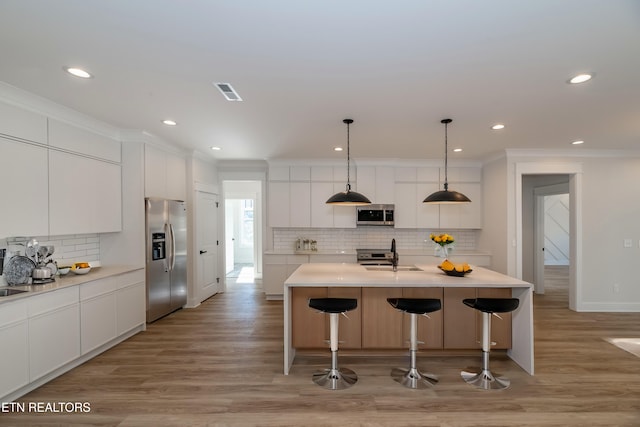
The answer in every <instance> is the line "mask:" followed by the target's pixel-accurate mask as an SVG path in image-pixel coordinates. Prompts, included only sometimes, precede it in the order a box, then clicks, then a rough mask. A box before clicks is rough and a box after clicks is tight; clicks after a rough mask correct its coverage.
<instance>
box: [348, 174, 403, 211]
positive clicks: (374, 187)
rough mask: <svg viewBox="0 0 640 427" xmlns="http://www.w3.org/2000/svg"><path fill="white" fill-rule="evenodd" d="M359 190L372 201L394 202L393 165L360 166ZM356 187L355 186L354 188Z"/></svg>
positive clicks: (381, 202) (380, 202)
mask: <svg viewBox="0 0 640 427" xmlns="http://www.w3.org/2000/svg"><path fill="white" fill-rule="evenodd" d="M356 176H357V183H358V185H357V190H356V191H358V193H361V194H363V195H364V196H366V197H367V198H368V199H369V200H371V203H375V204H394V203H395V199H394V184H395V170H394V168H393V167H391V166H358V169H357V172H356ZM354 189H355V188H354Z"/></svg>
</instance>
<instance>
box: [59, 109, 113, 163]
mask: <svg viewBox="0 0 640 427" xmlns="http://www.w3.org/2000/svg"><path fill="white" fill-rule="evenodd" d="M49 145H50V146H51V147H56V148H60V149H63V150H66V151H72V152H74V153H78V154H85V155H87V156H90V157H96V158H99V159H104V160H108V161H111V162H115V163H120V162H121V160H122V159H121V148H122V147H121V143H120V141H116V140H114V139H111V138H109V137H106V136H103V135H99V134H97V133H95V132H91V131H88V130H85V129H82V128H79V127H76V126H72V125H70V124H67V123H63V122H60V121H58V120H55V119H49Z"/></svg>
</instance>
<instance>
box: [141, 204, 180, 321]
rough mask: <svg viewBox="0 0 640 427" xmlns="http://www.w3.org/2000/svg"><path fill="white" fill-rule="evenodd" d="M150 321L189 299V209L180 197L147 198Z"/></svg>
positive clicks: (148, 312) (148, 307) (148, 306)
mask: <svg viewBox="0 0 640 427" xmlns="http://www.w3.org/2000/svg"><path fill="white" fill-rule="evenodd" d="M145 210H146V228H147V232H146V241H147V245H146V246H147V249H146V251H147V253H146V259H147V265H146V266H147V322H153V321H155V320H158V319H159V318H161V317H162V316H165V315H167V314H169V313H171V312H173V311H175V310H178V309H179V308H182V307H183V306H184V305H185V304H186V303H187V209H186V204H185V202H183V201H179V200H164V199H151V198H147V199H145Z"/></svg>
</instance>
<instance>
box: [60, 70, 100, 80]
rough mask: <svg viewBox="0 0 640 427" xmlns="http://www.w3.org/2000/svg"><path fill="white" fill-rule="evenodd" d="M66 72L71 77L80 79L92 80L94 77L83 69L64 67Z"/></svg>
mask: <svg viewBox="0 0 640 427" xmlns="http://www.w3.org/2000/svg"><path fill="white" fill-rule="evenodd" d="M64 70H65V71H66V72H67V73H69V74H71V75H74V76H76V77H80V78H81V79H90V78H92V77H93V76H92V75H91V74H89V73H88V72H87V71H85V70H83V69H82V68H77V67H64Z"/></svg>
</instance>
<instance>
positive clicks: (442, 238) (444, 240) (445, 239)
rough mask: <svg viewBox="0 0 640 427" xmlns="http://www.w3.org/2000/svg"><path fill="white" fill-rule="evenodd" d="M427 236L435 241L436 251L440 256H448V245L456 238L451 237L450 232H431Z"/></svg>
mask: <svg viewBox="0 0 640 427" xmlns="http://www.w3.org/2000/svg"><path fill="white" fill-rule="evenodd" d="M429 238H430V239H431V240H432V241H433V243H435V244H436V245H438V246H436V247H437V248H438V252H439V254H440V256H441V257H442V258H447V256H449V246H451V245H452V244H453V242H455V241H456V240H455V239H454V238H453V236H452V235H451V234H446V233H444V234H437V235H436V234H433V233H431V234H430V235H429Z"/></svg>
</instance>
